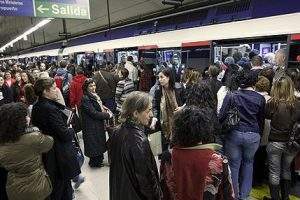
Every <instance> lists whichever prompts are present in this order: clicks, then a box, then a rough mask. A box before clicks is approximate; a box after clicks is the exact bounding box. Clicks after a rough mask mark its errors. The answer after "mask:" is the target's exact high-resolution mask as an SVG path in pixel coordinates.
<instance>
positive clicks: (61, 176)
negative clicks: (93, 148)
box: [31, 78, 80, 200]
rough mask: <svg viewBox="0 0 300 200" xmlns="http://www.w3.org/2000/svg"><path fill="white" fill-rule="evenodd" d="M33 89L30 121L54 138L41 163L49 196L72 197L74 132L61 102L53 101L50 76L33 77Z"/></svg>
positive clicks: (62, 199)
mask: <svg viewBox="0 0 300 200" xmlns="http://www.w3.org/2000/svg"><path fill="white" fill-rule="evenodd" d="M34 91H35V93H36V95H37V96H38V101H37V103H36V104H34V105H33V109H32V119H31V120H32V124H33V125H34V126H36V127H38V128H39V129H40V130H41V132H42V133H43V134H46V135H50V136H51V137H53V139H54V145H53V148H52V149H51V150H50V151H49V152H48V153H45V154H44V155H43V163H44V166H45V169H46V172H47V173H48V175H49V177H50V179H51V182H52V186H53V191H52V194H51V197H50V199H54V200H72V194H73V189H72V185H71V179H73V178H75V177H76V176H78V175H79V174H80V167H79V163H78V161H77V150H76V148H75V145H74V143H73V139H74V134H75V132H74V130H73V128H71V127H70V126H69V125H68V122H67V121H68V116H67V115H66V114H64V109H65V106H63V105H61V104H59V103H57V102H56V100H57V98H58V94H57V90H56V85H55V82H54V80H53V79H52V78H47V79H39V80H37V81H36V83H35V85H34Z"/></svg>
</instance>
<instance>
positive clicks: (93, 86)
mask: <svg viewBox="0 0 300 200" xmlns="http://www.w3.org/2000/svg"><path fill="white" fill-rule="evenodd" d="M87 89H88V92H90V93H96V84H95V83H94V82H92V83H90V84H89V86H88V88H87Z"/></svg>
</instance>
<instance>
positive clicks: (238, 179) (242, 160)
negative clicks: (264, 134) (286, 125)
mask: <svg viewBox="0 0 300 200" xmlns="http://www.w3.org/2000/svg"><path fill="white" fill-rule="evenodd" d="M259 143H260V135H259V134H258V133H253V132H240V131H235V130H234V131H232V132H231V133H229V135H228V136H227V137H226V140H225V154H226V156H227V157H228V160H229V166H230V170H231V177H232V184H233V189H234V193H235V197H236V199H247V198H248V196H249V194H250V191H251V188H252V178H253V162H254V155H255V152H256V151H257V149H258V147H259ZM239 175H240V176H239Z"/></svg>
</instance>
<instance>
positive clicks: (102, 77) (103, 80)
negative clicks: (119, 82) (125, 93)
mask: <svg viewBox="0 0 300 200" xmlns="http://www.w3.org/2000/svg"><path fill="white" fill-rule="evenodd" d="M98 72H99V75H100V76H101V78H102V79H103V81H104V82H105V83H106V85H107V86H108V87H109V88H110V89H111V90H112V87H111V86H110V84H109V83H108V81H107V80H106V79H105V78H104V76H103V75H102V73H101V71H100V70H99V71H98Z"/></svg>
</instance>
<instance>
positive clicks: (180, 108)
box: [174, 105, 185, 113]
mask: <svg viewBox="0 0 300 200" xmlns="http://www.w3.org/2000/svg"><path fill="white" fill-rule="evenodd" d="M184 106H185V105H183V106H179V107H177V108H176V109H175V110H174V113H175V112H178V111H181V110H182V109H183V108H184Z"/></svg>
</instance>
